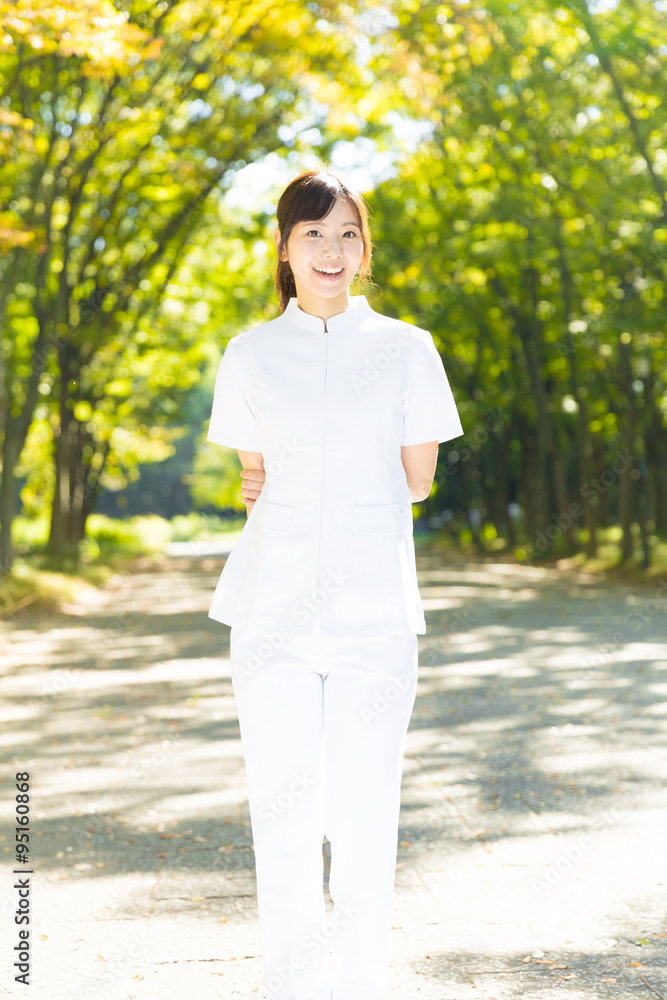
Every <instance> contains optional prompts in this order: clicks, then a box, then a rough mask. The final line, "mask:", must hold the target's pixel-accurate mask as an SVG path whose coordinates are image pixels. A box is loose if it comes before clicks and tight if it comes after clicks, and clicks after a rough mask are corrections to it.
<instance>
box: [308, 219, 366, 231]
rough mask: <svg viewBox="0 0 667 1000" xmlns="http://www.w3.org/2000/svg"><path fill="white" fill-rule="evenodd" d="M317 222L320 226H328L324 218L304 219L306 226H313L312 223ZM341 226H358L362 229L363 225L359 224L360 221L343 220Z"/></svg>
mask: <svg viewBox="0 0 667 1000" xmlns="http://www.w3.org/2000/svg"><path fill="white" fill-rule="evenodd" d="M315 224H317V225H318V226H326V222H324V221H323V220H322V219H304V220H303V225H304V226H311V225H315ZM341 226H356V227H357V229H361V226H360V225H359V223H358V222H341Z"/></svg>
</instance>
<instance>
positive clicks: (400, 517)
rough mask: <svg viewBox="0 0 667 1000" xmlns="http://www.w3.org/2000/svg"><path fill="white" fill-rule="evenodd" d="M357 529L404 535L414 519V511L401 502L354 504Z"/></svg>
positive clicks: (355, 528)
mask: <svg viewBox="0 0 667 1000" xmlns="http://www.w3.org/2000/svg"><path fill="white" fill-rule="evenodd" d="M350 511H351V513H352V524H353V526H354V530H355V531H359V532H361V533H362V534H372V535H402V534H403V532H405V531H406V530H407V529H408V527H409V526H410V522H411V519H412V511H411V510H410V508H408V507H405V506H404V505H403V504H400V503H380V504H375V503H373V504H371V503H366V504H353V505H351V506H350Z"/></svg>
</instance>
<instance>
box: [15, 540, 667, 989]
mask: <svg viewBox="0 0 667 1000" xmlns="http://www.w3.org/2000/svg"><path fill="white" fill-rule="evenodd" d="M172 551H178V552H179V554H178V555H172V556H170V557H169V558H168V559H167V560H166V561H165V562H164V563H162V564H161V565H159V566H152V565H150V564H148V565H147V566H145V567H144V568H143V569H142V567H141V565H139V566H138V567H137V569H136V570H135V571H134V572H133V573H132V574H128V575H123V576H118V577H116V578H115V579H114V580H113V581H112V583H111V584H110V585H109V586H108V587H107V589H106V590H105V591H104V593H103V594H102V595H101V599H100V601H99V603H98V604H97V606H95V607H87V608H85V607H78V608H77V607H70V608H68V609H67V610H68V612H69V613H68V614H60V615H48V616H42V617H39V618H38V617H37V616H35V615H30V613H29V609H26V611H25V612H24V613H19V614H17V615H16V616H15V617H13V618H12V619H11V620H8V621H5V622H3V623H1V624H0V647H1V650H2V657H1V662H2V667H1V670H2V674H1V677H0V693H1V695H2V700H1V703H0V712H1V713H2V715H1V718H2V732H1V736H0V739H1V740H2V750H3V753H2V775H1V776H2V779H3V785H2V787H3V791H4V795H3V796H2V813H1V816H0V820H1V827H0V829H1V833H2V844H1V851H0V859H1V860H2V862H3V864H2V870H1V872H0V878H1V883H0V885H1V889H0V900H1V909H2V927H3V934H2V944H1V946H0V996H8V997H11V998H14V997H19V996H21V997H23V996H26V995H27V993H25V992H24V989H25V988H24V987H22V986H21V985H20V984H17V983H15V982H14V975H15V970H14V969H13V968H12V965H13V962H14V961H15V960H16V957H15V955H16V953H15V952H14V951H13V948H14V945H16V944H18V941H19V938H18V931H19V929H20V928H19V926H17V925H15V923H14V916H13V915H14V911H15V909H16V907H17V905H18V898H19V897H18V889H17V888H14V880H15V879H17V878H21V877H24V878H25V877H26V876H25V875H23V876H21V875H14V874H13V871H14V868H18V867H19V866H18V864H16V863H15V861H14V855H15V845H14V836H15V826H16V824H15V814H14V799H13V796H14V793H15V788H14V775H15V774H16V772H21V771H28V772H29V773H30V783H31V790H30V795H31V808H32V815H31V831H32V839H31V842H30V848H31V865H30V867H31V868H32V870H33V872H34V874H32V875H31V876H30V879H31V895H30V906H31V909H30V916H31V924H30V929H31V937H30V950H31V953H32V968H31V977H30V978H31V984H32V989H31V991H30V995H31V996H32V997H39V998H40V1000H41V998H42V997H45V998H48V1000H61V998H62V1000H65V998H67V1000H69V998H72V1000H75V998H76V1000H79V998H85V1000H131V998H136V1000H171V998H174V1000H176V998H178V1000H188V998H195V997H197V998H199V1000H208V998H211V1000H212V998H225V1000H227V998H229V1000H234V998H237V1000H248V998H259V1000H262V998H264V997H266V996H267V995H268V993H267V991H266V990H265V988H264V987H263V986H262V961H261V952H260V945H259V931H258V924H257V900H256V895H255V893H256V885H255V875H254V855H253V848H252V838H251V833H250V823H249V812H248V804H247V788H246V783H245V771H244V768H243V756H242V747H241V743H240V739H239V730H238V721H237V715H236V710H235V701H234V696H233V691H232V687H231V681H230V676H229V659H228V655H229V641H228V640H229V629H228V628H227V626H224V625H220V624H219V623H217V622H214V621H212V620H211V619H209V618H208V616H207V611H208V606H209V604H210V600H211V596H212V593H213V589H214V587H215V583H216V581H217V578H218V575H219V573H220V569H221V566H222V564H223V560H222V558H221V557H220V556H219V555H218V556H216V555H215V554H204V550H203V548H201V549H200V550H199V557H198V558H195V557H192V553H191V556H190V557H188V556H187V554H186V555H183V554H182V553H184V552H185V553H187V551H188V550H187V546H186V547H185V548H183V547H181V548H180V549H178V548H176V549H175V550H172ZM418 570H419V580H420V586H421V592H422V597H423V600H424V607H425V611H426V619H427V634H426V635H424V636H420V667H419V686H418V690H417V699H416V703H415V708H414V712H413V715H412V719H411V722H410V728H409V731H408V734H407V740H406V750H405V766H404V775H403V786H402V810H401V821H400V832H399V848H398V865H397V872H396V895H395V903H394V919H393V929H392V957H391V965H390V980H391V991H390V1000H399V998H400V1000H418V998H421V1000H473V998H474V1000H492V998H495V1000H514V998H518V997H522V998H525V997H530V998H531V1000H551V998H556V997H562V998H564V1000H578V998H582V1000H583V998H586V1000H593V998H598V997H599V998H603V997H604V998H609V1000H628V998H632V997H642V998H644V997H645V998H647V1000H648V998H650V997H667V955H666V951H665V942H666V940H667V939H666V938H665V934H667V927H666V926H665V909H666V905H665V903H666V900H667V888H666V886H667V877H666V876H667V818H666V817H667V812H666V809H665V807H666V806H667V788H666V783H665V778H666V777H667V699H666V698H665V695H667V615H666V614H665V610H666V608H667V581H665V580H662V581H660V580H658V581H656V582H655V585H651V586H650V587H647V588H643V589H641V591H639V590H638V589H636V588H631V587H627V586H623V585H620V584H612V583H609V582H608V581H604V580H600V579H594V578H592V577H588V576H582V575H577V574H576V573H575V572H568V573H562V572H559V571H557V570H552V569H542V568H536V567H517V566H513V565H507V564H505V565H499V564H497V563H494V562H492V561H489V562H485V561H471V560H467V559H464V558H462V557H457V556H455V555H442V554H436V553H435V552H434V551H432V550H430V549H428V548H424V549H420V551H419V556H418ZM324 850H325V860H327V859H328V856H329V854H328V852H329V845H328V843H327V842H325V844H324ZM3 852H4V853H3ZM326 873H327V874H328V865H327V866H326ZM326 898H327V905H328V907H329V908H330V907H331V900H330V897H329V896H328V894H327V896H326Z"/></svg>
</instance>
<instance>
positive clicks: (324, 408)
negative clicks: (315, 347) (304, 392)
mask: <svg viewBox="0 0 667 1000" xmlns="http://www.w3.org/2000/svg"><path fill="white" fill-rule="evenodd" d="M328 332H329V331H328V330H327V321H326V320H324V398H323V400H322V476H321V479H320V531H319V536H318V540H317V573H316V581H315V590H319V589H320V557H321V553H322V504H323V501H324V421H325V417H326V412H327V359H328V357H327V356H328V353H329V352H328V344H329V338H328V337H327V333H328Z"/></svg>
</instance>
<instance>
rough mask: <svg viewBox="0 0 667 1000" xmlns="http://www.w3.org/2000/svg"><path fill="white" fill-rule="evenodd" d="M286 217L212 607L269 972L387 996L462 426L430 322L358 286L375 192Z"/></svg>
mask: <svg viewBox="0 0 667 1000" xmlns="http://www.w3.org/2000/svg"><path fill="white" fill-rule="evenodd" d="M277 217H278V227H279V228H278V229H276V231H275V233H274V240H275V244H276V249H277V252H278V267H277V273H276V287H277V290H278V296H279V299H280V309H281V314H280V316H278V317H277V318H276V319H274V320H271V321H270V322H268V323H264V324H261V325H259V326H256V327H254V328H252V329H249V330H246V331H244V332H242V333H240V334H238V335H237V336H235V337H233V338H232V339H231V340H230V341H229V343H228V345H227V348H226V350H225V353H224V355H223V358H222V361H221V362H220V367H219V370H218V376H217V379H216V385H215V396H214V401H213V409H212V413H211V420H210V425H209V431H208V440H210V441H214V442H216V443H218V444H221V445H224V446H226V447H229V448H234V449H236V450H237V451H238V453H239V457H240V460H241V464H242V466H243V477H244V480H245V484H244V487H243V489H242V496H243V498H244V500H245V502H246V505H247V510H248V519H247V522H246V524H245V525H244V528H243V531H242V532H241V535H240V537H239V539H238V540H237V542H236V544H235V545H234V547H233V549H232V551H231V552H230V554H229V557H228V559H227V562H226V564H225V567H224V569H223V571H222V574H221V577H220V581H219V583H218V586H217V587H216V590H215V594H214V596H213V601H212V604H211V609H210V611H209V615H210V617H211V618H214V619H215V620H217V621H220V622H223V623H225V624H228V625H230V626H231V633H230V658H231V671H232V683H233V689H234V694H235V698H236V703H237V709H238V715H239V726H240V732H241V740H242V744H243V753H244V759H245V764H246V774H247V781H248V793H249V806H250V815H251V824H252V832H253V840H254V846H255V866H256V873H257V904H258V912H259V922H260V935H261V939H262V950H263V958H264V965H265V984H266V986H267V987H268V989H269V990H270V992H271V995H272V997H273V998H274V1000H386V997H387V993H388V981H387V963H388V955H389V938H390V930H391V921H392V909H393V894H394V885H395V869H396V855H397V844H398V821H399V810H400V790H401V780H402V771H403V752H404V745H405V736H406V732H407V728H408V724H409V721H410V716H411V713H412V709H413V706H414V700H415V693H416V685H417V671H418V660H417V641H418V640H417V634H418V633H419V634H423V633H424V632H425V631H426V626H425V621H424V613H423V608H422V604H421V598H420V594H419V590H418V586H417V574H416V567H415V553H414V541H413V536H412V509H411V504H412V502H414V501H419V500H423V499H425V497H427V496H428V494H429V491H430V489H431V485H432V482H433V476H434V473H435V466H436V461H437V453H438V443H439V442H441V441H448V440H450V439H451V438H455V437H458V436H459V435H460V434H462V433H463V429H462V427H461V423H460V420H459V416H458V412H457V409H456V405H455V402H454V399H453V396H452V392H451V389H450V386H449V382H448V379H447V375H446V373H445V370H444V367H443V363H442V360H441V359H440V356H439V354H438V352H437V350H436V348H435V344H434V342H433V338H432V336H431V334H430V333H429V332H428V331H426V330H422V329H420V328H419V327H416V326H414V325H413V324H410V323H407V322H403V321H400V320H396V319H391V318H389V317H387V316H383V315H381V314H380V313H377V312H375V311H374V310H373V309H372V308H371V307H370V305H369V303H368V301H367V300H366V298H365V296H363V295H350V294H349V286H350V284H351V282H352V281H353V279H354V278H355V277H356V276H357V274H358V275H359V277H360V278H362V279H365V278H368V277H369V276H370V264H371V249H372V243H371V236H370V231H369V225H368V212H367V208H366V205H365V203H364V200H363V199H362V198H361V196H360V195H359V194H357V193H356V192H354V191H352V190H351V189H350V188H349V187H348V186H346V185H345V184H344V183H343V182H342V181H341V179H340V178H339V177H337V176H336V175H334V174H332V173H331V172H329V171H326V170H309V171H306V172H305V173H303V174H301V175H300V176H298V177H296V178H295V179H294V180H293V181H292V182H291V183H290V184H289V185H288V186H287V188H286V189H285V191H284V192H283V194H282V196H281V197H280V200H279V202H278V209H277ZM323 836H326V837H327V838H328V840H329V842H330V845H331V869H330V874H329V891H330V894H331V898H332V900H333V911H332V912H331V913H330V914H327V912H326V907H325V902H324V895H323V857H322V840H323ZM329 949H331V950H332V951H333V953H334V957H335V959H336V967H335V970H334V973H333V976H332V977H330V975H329V965H328V963H329Z"/></svg>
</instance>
